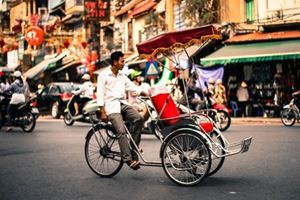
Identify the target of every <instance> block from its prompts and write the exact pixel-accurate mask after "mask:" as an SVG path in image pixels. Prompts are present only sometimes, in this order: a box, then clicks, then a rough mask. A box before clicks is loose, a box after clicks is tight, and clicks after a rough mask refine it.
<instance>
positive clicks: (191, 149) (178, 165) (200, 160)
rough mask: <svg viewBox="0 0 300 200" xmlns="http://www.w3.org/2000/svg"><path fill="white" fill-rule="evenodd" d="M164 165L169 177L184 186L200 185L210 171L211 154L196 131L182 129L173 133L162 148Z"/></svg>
mask: <svg viewBox="0 0 300 200" xmlns="http://www.w3.org/2000/svg"><path fill="white" fill-rule="evenodd" d="M161 159H162V165H163V169H164V171H165V173H166V174H167V176H168V177H169V178H170V179H171V180H172V181H173V182H174V183H177V184H179V185H183V186H193V185H196V184H198V183H200V182H201V181H202V180H203V179H204V178H205V176H206V175H207V173H208V172H209V170H210V166H211V154H210V150H209V148H208V147H207V145H206V142H205V141H204V139H203V138H202V137H201V135H199V133H197V131H196V130H192V129H189V128H182V129H179V130H176V131H175V132H173V133H171V134H170V135H169V136H168V137H167V138H166V140H165V141H164V143H163V146H162V148H161Z"/></svg>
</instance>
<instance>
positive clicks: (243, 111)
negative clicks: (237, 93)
mask: <svg viewBox="0 0 300 200" xmlns="http://www.w3.org/2000/svg"><path fill="white" fill-rule="evenodd" d="M238 105H239V107H240V109H241V115H242V117H244V116H245V115H246V105H247V101H239V102H238Z"/></svg>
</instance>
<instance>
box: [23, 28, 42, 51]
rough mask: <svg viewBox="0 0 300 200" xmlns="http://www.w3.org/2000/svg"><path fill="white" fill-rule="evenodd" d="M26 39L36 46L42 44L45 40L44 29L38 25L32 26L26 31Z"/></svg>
mask: <svg viewBox="0 0 300 200" xmlns="http://www.w3.org/2000/svg"><path fill="white" fill-rule="evenodd" d="M25 40H26V41H27V42H28V43H29V44H30V45H34V46H38V45H40V44H42V42H43V40H44V31H43V29H41V28H40V27H38V26H30V27H29V28H27V29H26V31H25Z"/></svg>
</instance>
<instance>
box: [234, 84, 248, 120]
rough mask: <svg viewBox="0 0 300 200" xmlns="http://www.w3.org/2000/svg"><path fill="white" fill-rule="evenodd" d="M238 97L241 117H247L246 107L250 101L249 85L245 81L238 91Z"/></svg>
mask: <svg viewBox="0 0 300 200" xmlns="http://www.w3.org/2000/svg"><path fill="white" fill-rule="evenodd" d="M236 97H237V100H238V105H239V107H240V109H241V115H242V117H244V116H245V113H246V105H247V103H248V100H249V92H248V88H247V84H246V83H245V82H244V81H243V82H242V83H241V85H240V87H239V88H238V89H237V92H236Z"/></svg>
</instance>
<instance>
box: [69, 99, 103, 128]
mask: <svg viewBox="0 0 300 200" xmlns="http://www.w3.org/2000/svg"><path fill="white" fill-rule="evenodd" d="M75 96H76V95H73V96H72V97H71V99H70V100H69V101H68V103H67V106H66V109H65V110H64V123H65V124H66V125H67V126H72V125H73V124H74V122H75V121H79V122H86V123H91V120H92V121H93V122H96V121H99V120H98V119H99V116H98V115H97V113H98V112H96V111H97V110H99V106H98V105H97V102H96V100H90V101H88V102H86V103H84V104H83V105H79V110H80V113H79V115H75V108H74V100H75Z"/></svg>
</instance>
